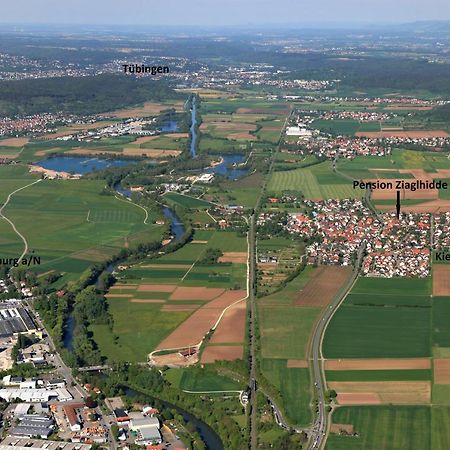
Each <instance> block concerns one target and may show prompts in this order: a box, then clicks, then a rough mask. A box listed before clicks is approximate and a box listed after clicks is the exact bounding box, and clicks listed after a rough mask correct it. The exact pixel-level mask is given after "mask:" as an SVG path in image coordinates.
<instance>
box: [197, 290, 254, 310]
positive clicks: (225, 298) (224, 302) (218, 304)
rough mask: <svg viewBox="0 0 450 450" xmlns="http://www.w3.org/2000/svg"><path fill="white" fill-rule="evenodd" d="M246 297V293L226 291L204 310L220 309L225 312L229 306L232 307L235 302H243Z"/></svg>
mask: <svg viewBox="0 0 450 450" xmlns="http://www.w3.org/2000/svg"><path fill="white" fill-rule="evenodd" d="M246 296H247V292H246V291H225V292H224V293H223V294H222V295H221V296H220V297H217V298H215V299H214V300H213V301H211V302H209V303H207V304H206V305H205V306H204V308H220V309H221V310H222V311H223V310H224V309H225V308H226V307H227V306H230V305H231V304H233V303H234V302H236V301H238V300H241V299H243V298H245V297H246Z"/></svg>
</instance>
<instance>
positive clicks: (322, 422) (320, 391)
mask: <svg viewBox="0 0 450 450" xmlns="http://www.w3.org/2000/svg"><path fill="white" fill-rule="evenodd" d="M365 248H366V244H365V242H364V243H363V244H362V245H361V247H360V248H359V250H358V255H357V262H356V264H355V269H354V270H353V272H352V276H351V277H350V278H349V280H348V281H347V283H346V284H345V285H344V286H343V287H342V289H341V290H340V292H339V293H338V294H337V295H336V297H335V299H334V300H333V302H332V303H331V304H330V305H329V307H328V308H327V309H326V310H325V312H324V313H323V315H322V317H321V319H320V321H319V322H318V324H317V326H316V328H315V330H314V334H313V338H312V344H311V357H312V369H313V380H314V388H315V389H316V394H317V401H318V403H319V404H318V409H319V414H318V417H317V419H316V422H315V423H314V424H313V427H312V429H311V431H310V442H311V443H312V447H311V448H312V449H321V448H323V447H324V445H325V442H326V436H327V433H328V413H327V411H326V404H325V380H324V377H323V372H322V361H323V359H322V340H323V336H324V334H325V330H326V328H327V326H328V324H329V322H330V320H331V318H332V317H333V315H334V313H335V311H336V309H337V308H338V307H339V306H340V304H341V303H342V302H343V300H344V299H345V297H346V296H347V293H348V292H349V291H350V289H351V288H352V286H353V284H354V282H355V280H356V279H357V277H358V275H359V272H360V267H361V263H362V258H363V256H364V250H365Z"/></svg>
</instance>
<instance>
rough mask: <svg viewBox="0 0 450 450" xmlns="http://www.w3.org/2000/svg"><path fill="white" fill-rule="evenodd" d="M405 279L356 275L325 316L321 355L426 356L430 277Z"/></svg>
mask: <svg viewBox="0 0 450 450" xmlns="http://www.w3.org/2000/svg"><path fill="white" fill-rule="evenodd" d="M366 280H367V281H366ZM409 281H410V280H397V279H377V280H375V279H360V280H359V281H358V283H357V284H356V285H355V287H354V289H353V290H352V292H351V293H350V295H349V296H348V297H347V299H346V300H345V301H344V304H343V305H342V306H341V307H340V308H339V309H338V310H337V312H336V314H335V315H334V317H333V319H332V320H331V323H330V325H329V327H328V329H327V332H326V334H325V339H324V347H323V348H324V350H323V351H324V355H325V357H326V358H383V357H391V358H407V357H426V356H430V352H431V348H430V339H431V327H430V323H431V310H432V308H431V306H432V304H431V301H429V300H428V299H427V295H428V297H429V296H430V295H431V292H430V282H429V280H427V279H425V280H423V279H420V280H419V279H417V280H412V281H411V283H410V284H409V283H408V282H409ZM375 283H376V286H377V287H376V288H374V289H373V290H371V285H372V284H375ZM397 283H398V284H397ZM402 288H403V289H402ZM371 292H379V293H380V295H379V296H377V295H376V294H373V293H371ZM381 293H382V295H381ZM399 323H402V326H401V327H399V326H398V324H399Z"/></svg>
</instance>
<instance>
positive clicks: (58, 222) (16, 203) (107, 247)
mask: <svg viewBox="0 0 450 450" xmlns="http://www.w3.org/2000/svg"><path fill="white" fill-rule="evenodd" d="M14 169H16V168H14ZM21 170H22V169H19V168H17V171H16V172H15V171H14V170H12V172H10V175H11V173H12V174H14V173H16V174H17V175H18V176H19V178H9V179H2V184H3V185H4V186H5V189H6V190H3V189H2V192H8V189H11V187H16V186H17V185H18V184H19V183H20V184H21V185H22V186H23V185H25V184H28V182H29V181H28V180H27V181H22V180H24V179H25V177H26V175H25V174H24V173H23V171H21ZM32 179H33V178H31V180H32ZM103 186H104V185H103V182H102V181H100V180H99V181H93V180H92V181H91V180H89V181H87V180H79V181H64V180H44V181H41V182H39V183H37V184H35V185H33V186H30V187H29V188H27V189H24V190H22V191H20V192H18V193H17V194H16V195H14V197H13V198H12V200H11V202H10V204H9V205H8V206H7V207H6V208H5V211H4V213H5V215H7V216H8V217H9V218H10V219H11V220H12V221H13V222H14V223H16V224H17V226H18V229H19V230H20V232H21V233H22V234H23V235H24V236H25V237H26V239H27V241H28V244H29V252H34V255H35V256H40V257H41V264H40V265H39V266H38V267H36V268H35V269H36V270H37V271H38V272H48V271H51V270H57V271H58V272H61V273H63V275H64V277H63V278H64V280H66V281H69V280H75V279H77V278H78V277H79V275H80V273H81V272H82V271H83V270H85V269H86V268H87V267H88V266H90V265H91V264H92V263H93V262H97V261H98V262H100V261H104V260H105V259H107V258H109V257H111V256H112V255H114V254H117V253H118V252H119V251H120V249H122V248H124V247H125V246H129V245H132V244H133V243H135V242H136V243H137V242H140V241H143V240H145V241H150V240H160V239H162V234H163V232H164V227H161V226H158V225H154V221H155V220H156V218H157V216H158V213H157V212H154V213H149V217H148V219H147V221H146V223H144V222H145V219H146V215H145V212H144V211H143V210H142V209H140V208H138V207H136V206H135V205H133V204H130V203H128V202H124V201H122V200H119V199H117V198H115V197H114V196H112V195H111V196H107V195H101V192H102V190H103ZM30 211H33V213H32V216H30ZM0 227H1V233H0V235H1V236H2V238H1V241H0V242H1V244H0V248H1V252H2V255H7V256H19V255H20V253H21V252H22V250H23V243H22V241H21V240H20V239H19V238H18V237H17V235H15V234H12V233H11V230H10V226H9V224H7V223H6V222H5V221H2V222H1V223H0Z"/></svg>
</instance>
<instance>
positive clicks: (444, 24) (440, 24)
mask: <svg viewBox="0 0 450 450" xmlns="http://www.w3.org/2000/svg"><path fill="white" fill-rule="evenodd" d="M394 27H395V28H396V29H397V30H399V31H411V32H416V33H426V32H432V33H445V34H450V20H421V21H418V22H409V23H403V24H399V25H395V26H394Z"/></svg>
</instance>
